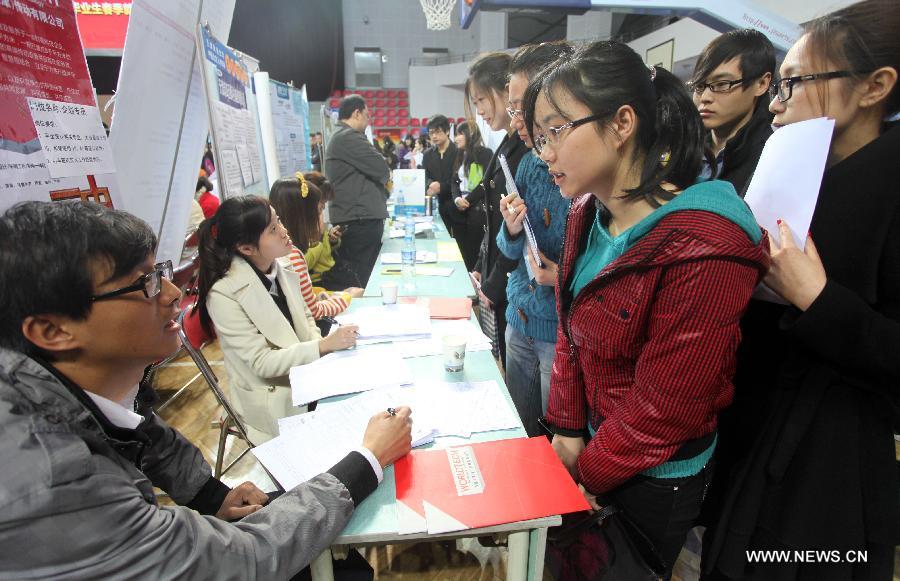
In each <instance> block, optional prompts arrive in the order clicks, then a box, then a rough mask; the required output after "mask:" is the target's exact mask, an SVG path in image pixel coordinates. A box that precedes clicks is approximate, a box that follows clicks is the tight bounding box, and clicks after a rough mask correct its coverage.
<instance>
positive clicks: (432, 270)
mask: <svg viewBox="0 0 900 581" xmlns="http://www.w3.org/2000/svg"><path fill="white" fill-rule="evenodd" d="M451 274H453V268H452V267H450V266H419V267H416V275H418V276H450V275H451Z"/></svg>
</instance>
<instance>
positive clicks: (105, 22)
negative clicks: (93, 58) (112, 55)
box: [72, 2, 131, 51]
mask: <svg viewBox="0 0 900 581" xmlns="http://www.w3.org/2000/svg"><path fill="white" fill-rule="evenodd" d="M72 5H73V7H74V8H75V15H76V16H77V17H78V30H79V31H80V32H81V42H82V43H83V44H84V50H86V51H92V50H100V51H108V50H111V51H121V50H122V48H123V47H124V46H125V33H126V32H127V31H128V19H129V17H130V16H131V2H73V3H72Z"/></svg>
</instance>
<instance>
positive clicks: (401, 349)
mask: <svg viewBox="0 0 900 581" xmlns="http://www.w3.org/2000/svg"><path fill="white" fill-rule="evenodd" d="M444 335H462V336H463V337H466V352H467V353H472V352H474V351H490V350H491V340H490V339H489V338H488V337H487V335H485V334H484V333H483V332H482V331H481V329H480V328H479V327H478V326H477V325H475V324H473V323H472V322H471V321H465V320H458V319H444V320H442V319H437V320H432V321H431V336H430V337H427V338H420V339H415V340H411V341H401V340H398V341H395V342H394V343H393V344H392V346H393V347H394V349H395V350H396V351H397V352H398V353H399V354H400V356H401V357H403V358H404V359H408V358H410V357H427V356H429V355H440V354H441V353H443V345H442V343H441V340H442V339H443V337H444ZM377 347H378V345H362V344H361V345H360V346H359V347H358V349H375V348H377Z"/></svg>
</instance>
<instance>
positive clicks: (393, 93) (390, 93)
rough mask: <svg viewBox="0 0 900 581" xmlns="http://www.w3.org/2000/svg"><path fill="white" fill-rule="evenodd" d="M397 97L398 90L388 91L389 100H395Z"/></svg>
mask: <svg viewBox="0 0 900 581" xmlns="http://www.w3.org/2000/svg"><path fill="white" fill-rule="evenodd" d="M396 96H397V90H396V89H388V90H387V97H388V99H393V98H394V97H396Z"/></svg>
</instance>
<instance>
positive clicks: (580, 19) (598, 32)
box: [566, 10, 613, 41]
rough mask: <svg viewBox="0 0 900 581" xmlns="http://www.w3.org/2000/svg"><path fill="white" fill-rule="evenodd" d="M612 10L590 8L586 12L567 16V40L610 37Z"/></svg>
mask: <svg viewBox="0 0 900 581" xmlns="http://www.w3.org/2000/svg"><path fill="white" fill-rule="evenodd" d="M612 16H613V15H612V12H603V11H600V10H589V11H587V12H585V13H584V14H581V15H578V16H574V15H570V16H567V17H566V40H574V41H578V40H593V39H604V38H609V35H610V31H611V30H612Z"/></svg>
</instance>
